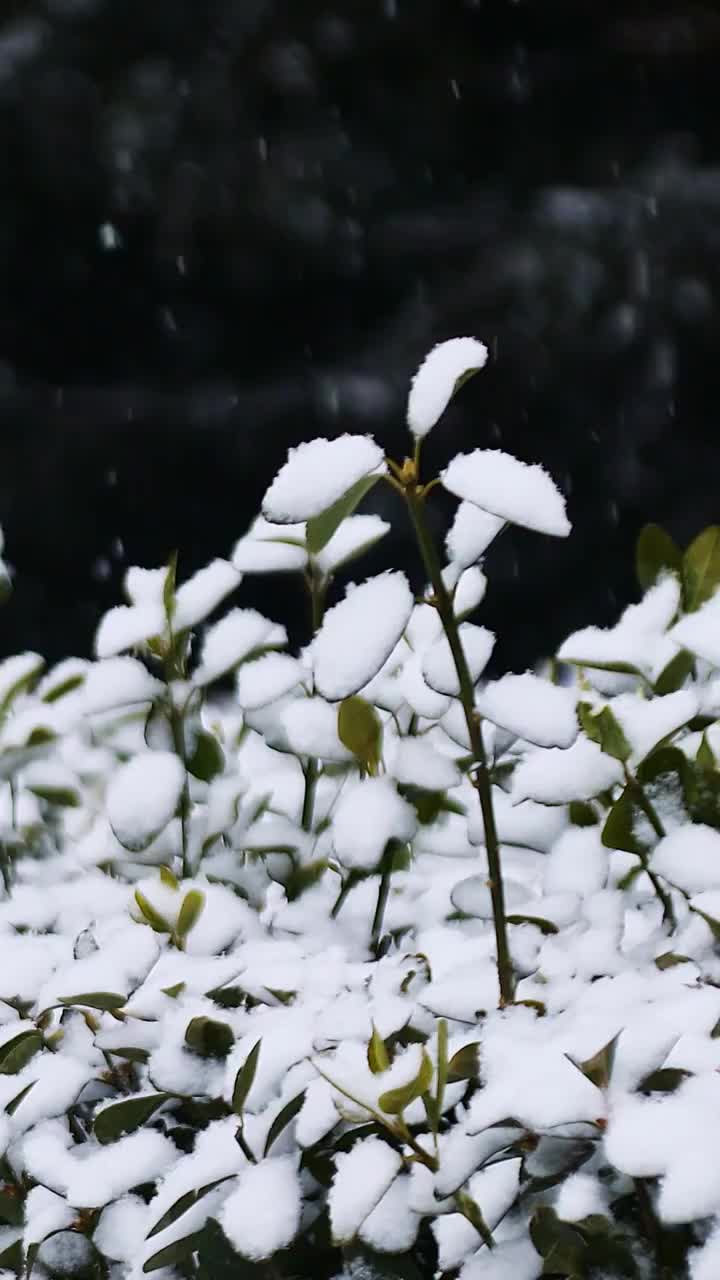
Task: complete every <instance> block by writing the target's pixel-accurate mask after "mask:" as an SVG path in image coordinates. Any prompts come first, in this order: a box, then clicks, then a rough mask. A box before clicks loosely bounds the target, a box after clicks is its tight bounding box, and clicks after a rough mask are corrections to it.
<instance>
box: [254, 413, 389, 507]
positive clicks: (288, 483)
mask: <svg viewBox="0 0 720 1280" xmlns="http://www.w3.org/2000/svg"><path fill="white" fill-rule="evenodd" d="M381 467H383V468H384V458H383V452H382V449H381V448H380V447H379V446H378V445H377V444H375V441H374V440H371V439H370V437H369V436H351V435H343V436H338V437H337V439H335V440H325V439H317V440H309V441H306V442H305V443H304V444H300V445H297V446H296V447H295V448H294V449H291V450H290V452H289V453H288V459H287V462H286V463H285V465H284V466H283V467H281V468H280V471H279V472H278V474H277V476H276V477H275V479H274V480H273V482H272V484H271V485H270V488H269V489H268V491H267V493H266V494H265V498H264V499H263V515H264V516H265V518H266V519H267V520H271V521H274V522H275V523H277V524H294V523H297V522H299V521H303V520H310V519H312V518H313V517H314V516H319V515H322V513H323V511H327V509H328V507H331V506H332V505H333V504H334V503H335V502H337V501H338V499H339V498H342V497H343V496H344V495H345V494H346V493H347V491H348V489H351V488H352V487H353V485H355V484H357V482H358V481H359V480H362V479H364V477H365V476H369V475H372V474H373V473H374V472H376V471H379V469H380V468H381Z"/></svg>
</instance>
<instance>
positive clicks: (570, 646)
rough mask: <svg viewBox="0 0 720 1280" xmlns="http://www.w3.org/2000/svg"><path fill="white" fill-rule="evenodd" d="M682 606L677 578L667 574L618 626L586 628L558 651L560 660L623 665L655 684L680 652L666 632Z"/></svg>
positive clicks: (628, 610) (625, 615)
mask: <svg viewBox="0 0 720 1280" xmlns="http://www.w3.org/2000/svg"><path fill="white" fill-rule="evenodd" d="M679 602H680V583H679V581H678V579H677V577H676V576H675V575H674V574H668V575H666V576H664V577H662V578H661V579H660V580H659V581H658V582H657V583H656V584H655V585H654V586H653V587H651V588H650V590H649V591H648V592H647V593H646V595H645V596H644V597H643V599H642V600H641V601H640V603H639V604H633V605H629V606H628V608H627V609H626V610H625V612H624V613H623V615H622V617H621V618H620V621H619V622H618V623H617V624H616V626H614V627H609V628H607V629H604V628H602V627H585V628H583V629H582V630H581V631H576V632H575V633H574V634H573V635H571V636H569V637H568V639H567V640H565V641H564V643H563V644H562V645H561V646H560V648H559V650H558V654H557V656H558V659H559V660H560V661H561V662H571V663H575V664H577V665H580V666H590V667H592V666H593V665H595V664H598V665H600V666H602V665H603V664H616V663H623V664H627V665H629V666H631V667H634V668H635V669H636V670H638V671H640V672H642V673H643V674H644V675H646V676H647V677H648V678H649V679H651V680H655V679H657V677H658V676H659V674H660V672H661V671H662V669H663V667H664V666H666V665H667V663H668V662H670V661H671V659H672V658H673V657H674V656H675V654H676V653H677V652H678V646H677V645H676V644H675V643H674V642H673V641H672V640H671V639H670V638H669V637H668V636H667V635H666V634H665V632H666V631H667V628H668V627H669V625H670V623H671V622H672V620H673V618H674V617H675V614H676V613H677V609H678V605H679Z"/></svg>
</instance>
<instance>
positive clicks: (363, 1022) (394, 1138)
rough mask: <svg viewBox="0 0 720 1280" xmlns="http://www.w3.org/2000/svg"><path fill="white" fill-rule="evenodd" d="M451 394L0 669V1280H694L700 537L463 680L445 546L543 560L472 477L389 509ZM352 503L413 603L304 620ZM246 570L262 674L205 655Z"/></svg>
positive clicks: (711, 782)
mask: <svg viewBox="0 0 720 1280" xmlns="http://www.w3.org/2000/svg"><path fill="white" fill-rule="evenodd" d="M484 360H485V350H484V348H483V347H482V346H481V344H479V343H476V342H474V341H473V340H470V339H460V340H455V341H453V342H451V343H447V344H443V345H442V346H441V347H439V348H436V349H435V351H434V352H432V353H431V354H430V356H429V357H428V359H427V361H426V362H425V364H424V365H423V366H422V368H421V370H420V371H419V373H418V375H417V377H416V379H415V381H414V383H413V387H412V390H411V394H410V399H409V405H408V422H409V426H410V428H411V432H412V434H413V437H414V448H413V453H412V457H410V458H408V459H405V460H404V461H403V462H402V463H396V462H394V461H391V460H386V459H384V457H383V454H382V451H381V450H380V449H379V447H378V446H377V445H376V444H375V442H374V441H372V440H370V439H369V438H366V437H350V436H343V437H340V438H338V439H335V440H332V441H326V440H315V441H311V442H310V443H308V444H304V445H301V446H299V448H297V449H295V450H292V451H291V453H290V455H289V458H288V461H287V463H286V465H285V466H284V467H283V468H282V470H281V471H280V473H279V474H278V476H277V477H276V479H275V481H274V482H273V484H272V485H271V486H270V488H269V490H268V492H267V495H266V499H265V504H264V510H263V515H262V516H261V517H259V518H258V520H257V521H255V523H254V524H253V526H252V528H251V529H250V530H249V532H248V533H247V534H246V535H245V536H244V537H243V538H241V539H240V541H239V543H238V544H237V546H236V548H235V551H234V553H233V557H232V560H231V561H227V560H216V561H214V562H213V563H212V564H211V565H209V566H208V567H207V568H206V569H204V570H202V571H201V572H200V573H198V574H196V575H195V576H194V577H193V578H191V579H190V580H189V581H186V582H182V583H180V584H179V585H178V582H177V580H176V565H175V563H174V562H173V563H171V564H170V565H169V566H167V567H165V568H162V569H155V570H149V571H148V570H142V569H131V570H130V571H129V573H128V575H127V582H126V588H127V597H128V603H127V604H125V605H122V606H120V607H118V608H116V609H114V610H112V611H111V612H110V613H109V614H108V615H107V616H106V617H105V619H104V620H103V622H102V625H101V626H100V629H99V632H98V635H97V638H96V651H97V655H98V656H97V661H95V662H92V663H90V662H83V661H77V660H69V661H67V662H63V663H61V664H60V665H59V666H58V667H56V668H54V669H53V670H51V671H49V672H44V671H43V664H42V660H41V658H40V657H39V656H38V655H37V654H33V653H25V654H22V655H19V656H18V657H15V658H12V659H9V660H8V661H6V662H5V663H3V664H2V665H1V666H0V714H1V716H2V722H1V724H0V771H1V774H2V779H3V780H4V781H3V794H2V809H1V810H0V822H1V823H2V843H1V846H0V851H1V854H2V871H3V877H4V884H5V896H4V899H3V901H2V902H0V957H1V958H2V961H3V963H2V966H1V967H0V1108H1V1109H2V1118H1V1119H0V1151H2V1153H3V1155H2V1185H1V1186H0V1220H1V1221H2V1223H3V1224H4V1225H3V1226H2V1227H1V1228H0V1268H2V1269H4V1272H16V1273H18V1274H20V1273H22V1274H23V1275H30V1274H31V1273H32V1272H33V1271H35V1272H37V1273H38V1274H40V1273H44V1274H46V1275H49V1276H61V1275H73V1276H102V1277H125V1276H128V1277H130V1276H139V1275H142V1274H147V1273H153V1272H154V1273H156V1274H157V1275H158V1277H160V1278H162V1277H171V1276H175V1275H181V1276H186V1277H197V1278H198V1280H218V1278H222V1277H224V1276H227V1277H230V1276H233V1277H236V1276H243V1277H244V1276H247V1277H250V1276H256V1277H258V1280H281V1278H282V1277H288V1278H289V1277H293V1276H298V1277H300V1276H308V1277H310V1276H312V1277H313V1278H314V1280H315V1278H320V1280H322V1278H323V1277H324V1278H327V1280H330V1277H335V1276H339V1275H348V1276H350V1275H353V1276H355V1275H357V1276H360V1275H363V1276H388V1277H390V1276H392V1277H402V1280H416V1278H417V1280H420V1278H421V1277H425V1276H429V1275H431V1274H442V1275H447V1276H451V1275H452V1276H454V1275H456V1274H459V1275H460V1276H461V1278H462V1280H482V1278H483V1277H488V1278H489V1280H503V1278H504V1277H508V1278H510V1277H512V1280H533V1278H534V1277H536V1276H539V1275H541V1274H542V1275H546V1276H558V1277H574V1278H577V1277H591V1276H601V1275H602V1276H629V1277H633V1276H634V1277H642V1276H648V1275H656V1276H672V1277H682V1276H692V1277H693V1280H709V1278H710V1277H715V1276H716V1275H717V1274H718V1273H719V1271H718V1268H719V1266H720V1231H719V1230H718V1229H717V1227H716V1225H715V1219H716V1215H717V1214H718V1212H720V1176H719V1175H718V1173H717V1165H716V1163H715V1160H714V1143H715V1134H714V1125H715V1123H716V1121H717V1118H718V1116H719V1115H720V1075H719V1074H718V1067H719V1066H720V968H719V967H718V959H717V941H718V938H720V831H719V828H720V772H719V771H718V769H717V765H716V753H717V752H720V724H719V723H718V717H719V716H720V679H719V678H718V676H717V673H716V665H720V642H719V641H718V639H717V636H718V634H720V631H719V630H718V627H717V625H716V624H717V622H718V620H720V604H718V600H720V597H718V596H716V595H715V592H716V589H717V586H718V584H719V583H720V530H718V529H710V530H707V531H706V532H705V533H703V534H701V535H700V537H698V538H697V539H696V541H695V542H694V543H693V544H692V545H691V546H690V548H689V549H688V550H687V551H686V552H685V553H684V554H682V553H681V552H680V550H679V549H678V548H677V547H675V546H674V544H673V543H672V542H671V541H670V539H669V538H668V537H667V536H666V535H665V534H663V533H662V531H661V530H659V529H657V528H655V527H649V528H648V529H646V530H644V531H643V534H642V536H641V539H640V543H639V547H638V572H639V577H640V581H641V585H642V587H643V588H644V590H645V594H644V596H643V599H642V600H641V602H640V603H639V604H638V605H634V606H632V607H631V608H629V609H627V610H626V612H625V613H624V614H623V616H622V618H621V619H620V621H619V622H618V624H617V626H615V627H614V628H612V629H611V630H607V631H601V630H598V629H597V628H588V629H587V630H585V631H582V632H579V633H577V634H576V635H574V636H571V637H570V638H569V639H568V640H567V641H566V643H565V644H564V645H563V647H562V649H561V650H560V653H559V655H558V660H557V661H556V662H554V663H553V664H552V665H551V667H550V668H549V670H548V672H547V674H545V675H542V674H538V673H535V674H532V673H525V674H522V675H506V676H503V677H502V678H500V679H498V680H495V681H491V682H484V681H483V671H484V668H485V666H486V664H487V661H488V659H489V656H490V653H491V650H492V647H493V643H494V637H493V636H492V635H491V634H490V633H489V632H488V631H487V630H485V629H484V628H483V627H481V626H479V625H477V624H475V623H473V622H470V621H469V620H468V618H469V616H470V615H471V614H472V613H473V612H474V611H475V610H476V609H477V607H478V605H479V604H480V603H481V601H482V598H483V595H484V592H485V587H486V583H485V578H484V575H483V572H482V569H481V567H480V565H481V563H482V557H483V554H484V552H485V551H486V549H487V547H488V546H489V544H490V542H491V541H492V539H493V538H495V537H497V536H498V535H499V534H500V532H501V531H502V529H503V528H504V526H505V524H506V523H508V522H512V523H519V524H522V525H525V526H527V527H529V528H531V529H535V530H537V531H538V532H541V533H544V534H547V535H552V536H564V535H566V534H567V533H568V531H569V525H568V521H567V518H566V515H565V504H564V501H563V499H562V497H561V495H560V494H559V492H558V491H557V489H556V488H555V486H554V484H553V483H552V481H551V480H550V478H549V477H548V476H547V475H546V474H545V472H544V471H543V470H542V469H541V468H540V467H537V466H533V467H529V466H526V465H525V464H522V463H520V462H518V461H516V460H515V459H513V458H510V457H509V456H507V455H505V454H503V453H501V452H498V451H491V450H476V451H475V452H473V453H471V454H470V455H466V456H464V457H461V458H456V459H454V460H453V461H452V462H451V463H450V464H449V466H448V467H447V468H446V470H445V471H444V472H443V473H442V475H441V476H440V477H438V478H437V479H432V480H430V481H425V480H424V479H423V478H422V472H421V453H422V440H423V437H424V436H425V434H427V432H428V431H429V430H430V429H431V428H432V427H433V426H434V425H435V423H436V421H437V420H438V418H439V417H440V415H441V414H442V412H443V410H444V408H445V407H446V405H447V403H448V401H449V399H450V397H451V395H452V394H453V393H454V392H455V391H456V390H457V389H458V388H459V386H460V385H461V384H462V382H463V381H464V379H465V377H466V376H468V374H469V373H470V372H473V371H475V370H476V369H478V368H481V367H482V365H483V363H484ZM380 482H382V483H387V484H389V485H391V486H392V488H393V489H394V490H395V491H396V493H397V497H398V501H399V503H404V504H405V506H406V508H407V511H408V514H409V517H410V519H411V521H412V524H413V527H414V529H415V534H416V537H417V542H418V547H419V551H420V553H421V555H422V558H423V563H424V566H425V570H426V574H427V578H428V583H429V585H428V590H427V594H426V595H425V596H424V597H423V598H422V599H421V600H418V601H415V600H414V599H413V596H412V593H411V591H410V588H409V586H408V583H407V581H406V579H405V577H404V575H403V574H401V573H397V572H393V571H388V572H386V573H383V574H380V575H379V576H378V577H375V578H373V579H370V580H369V581H367V582H364V583H362V584H360V585H357V586H354V587H352V588H348V590H347V592H346V594H345V597H344V598H343V599H342V600H340V601H339V602H338V603H335V604H334V605H332V606H331V607H329V608H328V607H326V601H327V597H328V590H329V588H330V586H331V584H332V580H333V576H334V574H335V573H336V571H337V569H338V567H339V566H340V565H345V564H347V563H348V562H349V561H350V560H352V559H354V558H355V557H357V556H360V555H361V554H362V552H363V551H364V550H365V549H366V548H367V547H368V546H369V545H371V544H372V543H373V542H375V541H376V540H377V539H379V538H381V537H382V535H383V534H384V533H385V532H386V530H387V525H386V523H385V522H384V521H382V520H380V519H379V518H378V517H376V516H373V515H361V514H357V511H356V508H357V507H358V506H359V504H360V503H361V502H362V500H363V498H364V497H365V495H366V494H367V493H368V492H369V490H370V489H371V488H372V486H373V485H374V484H376V483H380ZM439 483H442V484H443V485H444V486H445V488H446V489H448V490H449V491H450V492H451V493H453V494H455V495H456V496H458V497H459V498H460V499H461V501H460V505H459V506H458V509H457V514H456V517H455V520H454V523H453V526H452V528H451V530H450V532H449V534H448V537H447V546H446V551H447V556H446V559H445V563H443V562H442V560H441V558H440V555H439V553H438V550H437V548H436V547H435V545H434V544H433V542H432V539H431V537H430V535H429V532H428V528H427V524H426V521H425V516H424V510H425V503H426V501H427V500H428V498H429V497H430V495H431V494H432V491H433V489H434V488H435V486H436V485H437V484H439ZM263 572H298V573H301V574H302V575H303V576H304V578H305V581H306V584H307V589H308V595H309V599H310V602H311V607H312V620H313V621H312V632H313V633H312V635H310V634H309V635H308V645H307V647H306V648H305V649H304V650H303V651H302V652H300V653H299V654H297V655H292V654H290V653H289V652H288V651H287V637H286V634H285V632H284V631H283V629H282V628H281V627H278V626H277V625H275V624H274V623H273V622H272V621H271V620H269V619H267V618H265V617H263V616H262V615H261V614H259V613H258V612H256V611H255V610H253V609H252V608H248V607H235V608H232V609H231V610H230V611H229V612H226V613H225V614H224V616H222V617H220V619H219V620H212V619H214V618H215V615H216V612H217V610H218V608H219V606H220V605H222V604H223V602H224V601H226V600H227V599H228V597H230V596H231V595H232V593H234V592H235V591H236V590H237V589H238V587H239V586H240V583H241V579H242V578H243V577H252V575H253V574H255V573H263ZM2 580H3V582H6V581H8V575H7V573H6V571H5V570H4V568H3V569H2ZM209 619H210V621H208V620H209ZM198 629H201V631H202V639H201V642H200V644H199V646H197V645H196V643H195V640H194V636H195V634H196V633H197V631H198ZM230 674H232V676H233V679H234V682H235V688H234V696H229V694H228V693H227V691H226V686H225V684H224V683H223V682H224V681H226V679H227V677H228V676H229V675H230ZM224 690H225V691H224Z"/></svg>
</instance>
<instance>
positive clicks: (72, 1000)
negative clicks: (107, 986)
mask: <svg viewBox="0 0 720 1280" xmlns="http://www.w3.org/2000/svg"><path fill="white" fill-rule="evenodd" d="M127 1002H128V998H127V996H121V995H120V994H119V993H118V992H117V991H87V992H85V993H84V994H83V995H81V996H60V997H59V999H58V1004H64V1005H66V1006H68V1007H69V1006H71V1005H84V1007H85V1008H86V1009H99V1010H100V1011H101V1012H102V1013H111V1012H112V1011H113V1010H114V1009H123V1008H124V1007H125V1005H126V1004H127Z"/></svg>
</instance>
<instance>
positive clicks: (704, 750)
mask: <svg viewBox="0 0 720 1280" xmlns="http://www.w3.org/2000/svg"><path fill="white" fill-rule="evenodd" d="M695 763H696V764H699V765H700V768H701V769H709V770H711V771H712V770H714V769H715V768H716V767H717V764H716V760H715V752H714V751H713V749H712V747H711V746H710V743H709V742H708V739H707V733H704V734H703V736H702V738H701V740H700V746H699V747H698V749H697V755H696V756H695Z"/></svg>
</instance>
